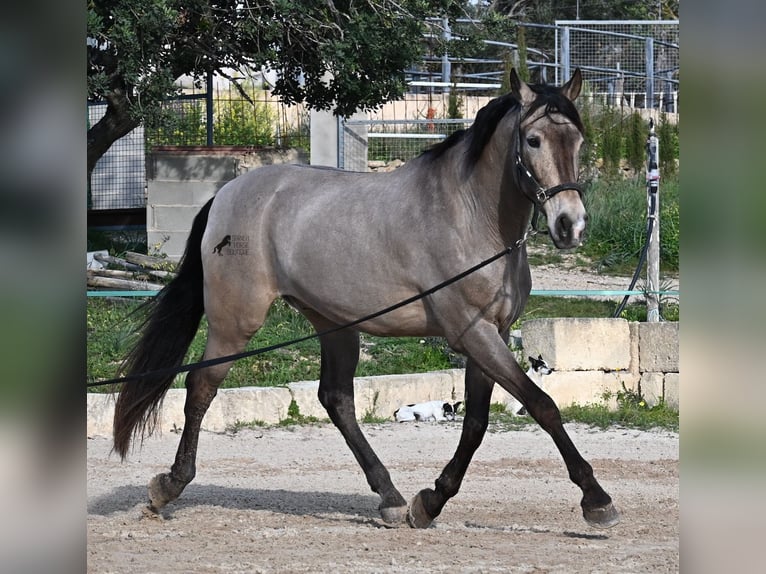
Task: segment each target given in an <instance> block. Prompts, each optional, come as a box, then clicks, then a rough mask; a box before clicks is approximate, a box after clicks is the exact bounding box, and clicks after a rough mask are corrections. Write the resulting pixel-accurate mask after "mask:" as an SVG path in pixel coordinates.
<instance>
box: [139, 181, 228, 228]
mask: <svg viewBox="0 0 766 574" xmlns="http://www.w3.org/2000/svg"><path fill="white" fill-rule="evenodd" d="M225 184H226V182H225V181H164V180H153V181H149V182H148V183H147V186H146V187H147V196H148V203H150V204H154V205H198V206H199V207H202V206H203V205H204V204H205V203H206V202H207V200H208V199H210V198H211V197H213V196H214V195H215V194H216V193H217V192H218V190H219V189H221V188H222V187H223V186H224V185H225ZM189 223H191V222H189Z"/></svg>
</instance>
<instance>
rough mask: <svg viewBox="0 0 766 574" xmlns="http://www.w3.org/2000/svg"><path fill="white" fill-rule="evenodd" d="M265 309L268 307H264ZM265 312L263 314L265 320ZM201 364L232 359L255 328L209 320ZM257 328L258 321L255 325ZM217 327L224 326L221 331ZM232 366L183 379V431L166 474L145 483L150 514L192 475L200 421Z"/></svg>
mask: <svg viewBox="0 0 766 574" xmlns="http://www.w3.org/2000/svg"><path fill="white" fill-rule="evenodd" d="M266 309H268V306H266ZM265 313H266V311H263V315H264V316H265ZM208 320H209V327H208V339H207V343H206V345H205V353H204V355H203V357H202V358H203V360H206V359H213V358H216V357H222V356H225V355H232V354H235V353H239V352H241V351H243V350H244V348H245V346H246V345H247V342H248V341H249V340H250V337H251V336H252V334H253V333H254V332H255V331H256V330H257V327H256V326H253V327H251V328H246V329H243V328H242V327H241V326H238V323H237V322H236V321H225V322H216V321H214V320H213V319H211V318H210V317H208ZM257 324H258V325H260V321H259V322H258V323H257ZM220 325H223V326H225V328H224V329H223V330H221V329H220V328H219V326H220ZM231 365H232V363H223V364H220V365H214V366H212V367H207V368H204V369H199V370H195V371H190V372H189V374H188V375H187V376H186V402H185V404H184V427H183V432H182V434H181V441H180V443H179V445H178V451H177V452H176V458H175V462H174V463H173V466H172V467H171V469H170V472H169V473H163V474H158V475H157V476H155V477H154V478H153V479H152V480H151V481H150V482H149V501H150V502H149V508H150V509H151V510H153V511H157V510H158V509H160V508H162V507H163V506H165V505H166V504H167V503H168V502H171V501H173V500H175V499H176V498H178V497H179V496H180V495H181V492H183V489H184V488H186V485H187V484H189V483H190V482H191V481H192V480H193V479H194V476H195V474H196V459H197V444H198V442H199V432H200V428H201V426H202V419H203V418H204V416H205V413H206V412H207V409H208V407H209V406H210V403H211V402H212V400H213V398H215V395H216V393H217V392H218V387H219V385H220V384H221V382H222V381H223V379H224V377H225V376H226V374H227V373H228V372H229V369H230V368H231Z"/></svg>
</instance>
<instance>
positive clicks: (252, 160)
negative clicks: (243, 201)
mask: <svg viewBox="0 0 766 574" xmlns="http://www.w3.org/2000/svg"><path fill="white" fill-rule="evenodd" d="M237 160H238V161H237V164H238V165H237V175H242V174H243V173H246V172H248V171H252V170H254V169H257V168H259V167H263V166H264V165H274V164H305V163H307V161H308V157H306V154H305V152H303V151H301V150H297V149H262V150H253V151H248V152H245V153H242V154H240V155H239V156H238V157H237Z"/></svg>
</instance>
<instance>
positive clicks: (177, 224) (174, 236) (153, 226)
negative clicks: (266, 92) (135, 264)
mask: <svg viewBox="0 0 766 574" xmlns="http://www.w3.org/2000/svg"><path fill="white" fill-rule="evenodd" d="M306 159H307V158H306V157H305V155H304V154H302V153H301V152H299V151H298V150H294V149H288V150H282V149H251V148H241V147H227V146H222V147H214V148H160V149H157V150H155V151H153V152H152V153H151V154H149V156H148V158H147V165H146V178H147V201H146V235H147V242H148V245H149V248H150V250H151V249H154V250H157V251H159V252H161V253H164V254H166V255H167V256H168V257H170V258H171V259H179V258H180V257H181V255H183V251H184V248H185V247H186V238H187V237H188V235H189V230H190V229H191V224H192V221H193V219H194V216H195V215H196V214H197V212H198V211H199V210H200V208H201V207H202V206H203V205H204V204H205V203H206V202H207V201H208V200H209V199H210V198H211V197H213V195H215V193H216V192H217V191H218V190H219V189H221V187H222V186H223V185H224V184H225V183H226V182H228V181H230V180H232V179H234V178H235V177H237V176H238V175H241V174H243V173H245V172H247V171H250V170H251V169H255V168H257V167H261V166H263V165H271V164H277V163H306Z"/></svg>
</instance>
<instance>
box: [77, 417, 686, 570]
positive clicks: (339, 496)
mask: <svg viewBox="0 0 766 574" xmlns="http://www.w3.org/2000/svg"><path fill="white" fill-rule="evenodd" d="M363 428H364V431H365V433H366V434H367V436H368V438H369V440H370V442H371V444H372V445H373V447H374V448H375V449H376V451H377V452H378V454H379V455H380V457H381V459H382V460H383V461H384V463H386V464H387V466H388V468H389V470H390V471H391V475H392V478H393V480H394V483H395V484H396V485H397V487H398V488H399V489H400V491H401V492H402V494H403V495H404V496H405V497H406V498H410V497H412V496H413V495H414V494H415V493H416V492H417V491H418V490H420V489H421V488H424V487H427V486H432V485H433V481H434V479H435V478H436V477H437V476H438V474H439V473H440V471H441V469H442V467H443V465H444V464H445V463H446V462H447V461H448V460H449V458H450V457H451V456H452V453H453V452H454V449H455V447H456V445H457V441H458V437H459V433H460V423H458V422H448V423H419V424H409V423H403V424H397V423H393V422H392V423H384V424H374V425H364V427H363ZM528 428H529V430H521V431H518V430H517V431H507V430H499V429H495V431H494V432H490V433H488V434H487V437H486V438H485V440H484V443H483V444H482V446H481V448H480V449H479V451H478V452H477V453H476V456H475V458H474V462H473V463H472V465H471V467H470V468H469V470H468V474H467V476H466V479H465V481H464V483H463V487H462V489H461V491H460V493H459V494H458V495H457V496H456V497H455V498H453V499H452V500H451V501H450V502H449V503H448V504H447V506H446V507H445V509H444V511H443V513H442V514H441V516H439V517H438V518H437V520H436V521H435V523H434V524H433V525H432V526H431V527H430V528H428V529H425V530H413V529H410V528H407V527H400V528H388V527H385V526H384V525H383V523H382V521H381V520H380V519H379V517H378V513H377V510H376V509H377V505H378V497H377V496H376V495H374V494H373V493H372V492H370V490H369V488H368V486H367V483H366V481H365V479H364V476H363V474H362V472H361V470H360V469H359V467H358V466H357V464H356V461H355V460H354V458H353V456H352V455H351V453H350V451H349V450H348V448H347V447H346V445H345V443H344V442H343V439H342V437H341V436H340V433H339V432H338V431H337V430H336V429H335V428H334V427H332V426H331V425H329V424H327V425H314V426H300V427H298V426H296V427H288V428H265V429H256V430H243V431H240V432H238V433H235V434H212V433H203V434H202V435H201V438H200V449H199V456H198V469H197V477H196V479H195V481H194V482H192V484H191V485H189V486H188V487H187V489H186V491H185V492H184V493H183V494H182V496H181V498H180V499H179V500H177V501H175V502H174V503H171V504H170V505H169V506H168V507H166V508H165V509H163V518H162V519H157V518H146V517H144V514H143V512H142V509H143V508H144V506H145V502H146V500H147V494H146V484H147V482H148V480H149V479H150V478H151V477H152V476H153V475H154V474H156V473H159V472H164V471H166V470H167V468H168V467H169V465H170V463H171V462H172V459H173V456H174V453H175V449H176V447H177V444H178V439H179V436H178V435H177V434H175V433H173V432H168V430H167V429H165V431H164V432H163V433H162V434H161V435H160V436H157V437H152V438H150V439H148V440H147V441H146V442H145V443H144V445H143V448H142V449H141V450H136V451H135V452H134V453H133V454H132V455H131V456H130V457H129V459H128V460H127V461H126V462H125V463H121V462H120V461H119V458H118V457H116V456H115V455H111V456H110V449H111V444H110V441H108V440H107V439H104V438H96V439H90V440H88V471H87V474H88V520H87V528H88V572H93V573H99V574H106V573H110V572H125V573H128V572H129V573H141V572H168V573H169V572H174V573H175V572H178V573H181V572H195V573H196V572H205V573H213V572H216V573H217V572H249V573H254V572H274V573H283V572H285V573H291V572H344V573H345V572H350V573H355V572H360V573H374V572H407V573H420V572H423V573H433V572H461V573H462V572H473V573H478V572H498V573H499V572H525V573H543V572H545V573H548V572H550V573H553V572H556V573H574V572H593V573H596V572H603V573H610V574H611V573H617V572H631V573H633V572H652V573H656V572H677V571H678V569H679V554H678V543H679V492H678V490H679V467H678V435H677V434H676V433H670V432H665V431H657V432H642V431H634V430H625V429H610V430H605V431H602V430H597V429H591V428H588V427H586V426H582V425H568V426H567V428H568V430H569V432H570V434H571V436H572V437H573V439H574V441H575V443H576V444H577V445H578V447H579V449H580V451H581V453H582V454H583V456H585V458H586V459H588V460H589V462H590V463H591V464H592V465H593V467H594V469H595V472H596V476H597V478H598V479H599V481H600V482H601V484H602V486H604V488H605V489H606V490H607V491H608V492H609V493H610V494H611V495H612V497H613V499H614V501H615V504H616V505H617V506H618V508H619V509H620V510H621V511H622V523H621V524H619V525H617V526H616V527H614V528H612V529H610V530H606V531H600V530H594V529H591V528H590V527H589V526H588V525H587V524H586V523H585V522H584V520H583V519H582V516H581V513H580V507H579V501H580V491H579V489H578V488H577V487H576V486H574V485H573V484H572V483H571V482H570V481H569V479H568V477H567V473H566V469H565V467H564V465H563V462H562V460H561V458H560V456H559V454H558V452H557V451H556V450H555V447H554V445H553V442H552V441H551V440H550V438H549V437H548V435H546V434H545V433H544V432H542V431H541V430H539V429H538V428H537V427H528Z"/></svg>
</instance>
